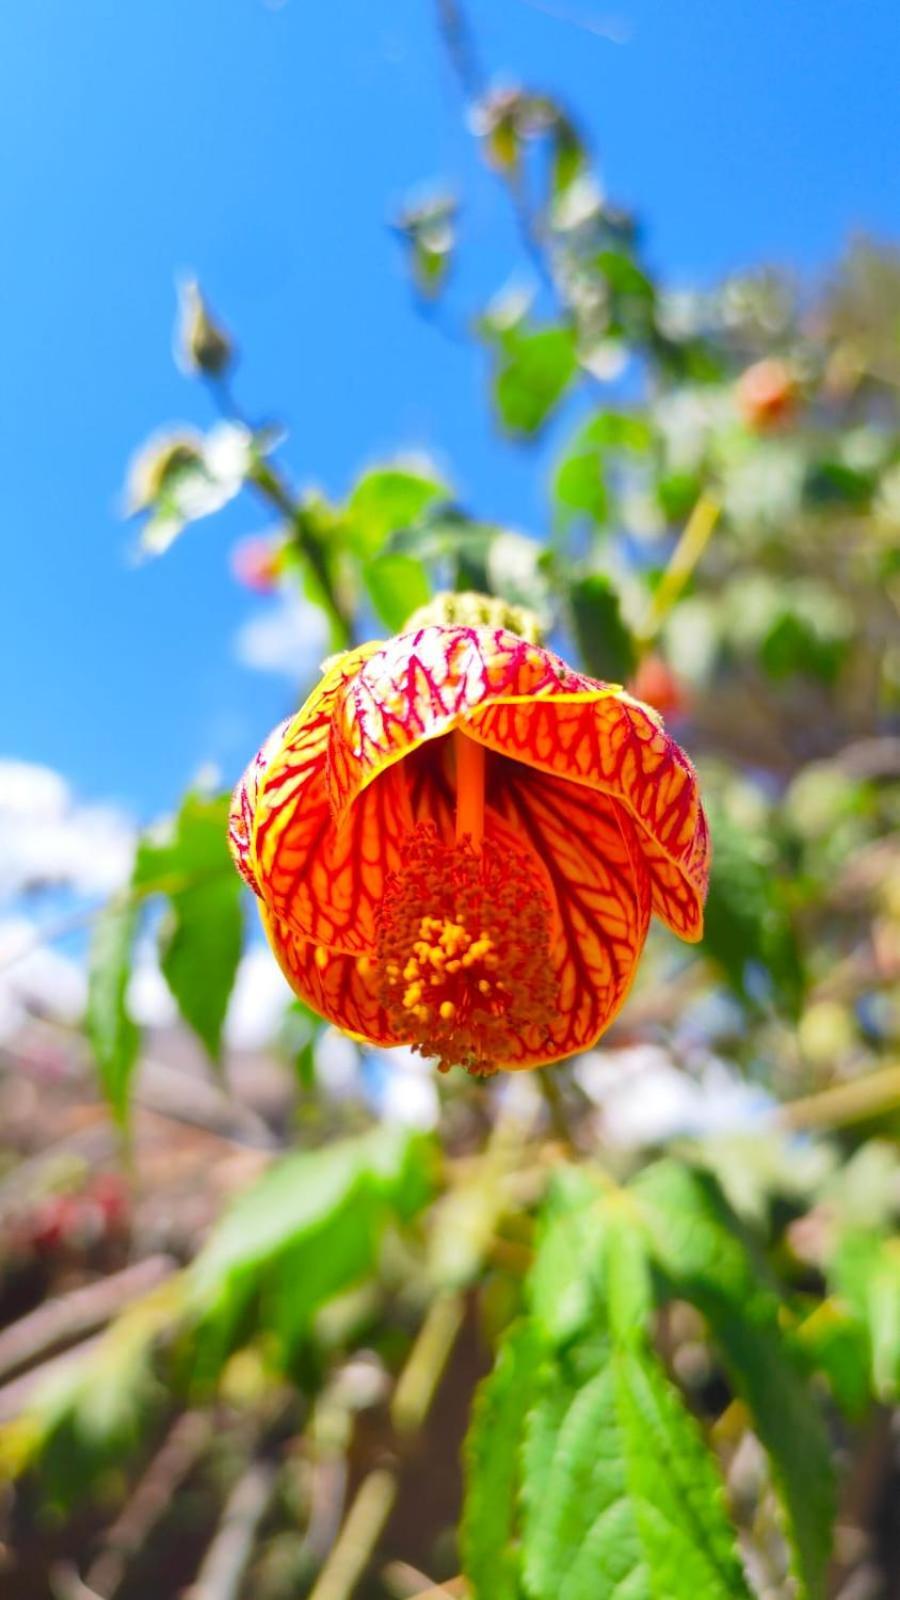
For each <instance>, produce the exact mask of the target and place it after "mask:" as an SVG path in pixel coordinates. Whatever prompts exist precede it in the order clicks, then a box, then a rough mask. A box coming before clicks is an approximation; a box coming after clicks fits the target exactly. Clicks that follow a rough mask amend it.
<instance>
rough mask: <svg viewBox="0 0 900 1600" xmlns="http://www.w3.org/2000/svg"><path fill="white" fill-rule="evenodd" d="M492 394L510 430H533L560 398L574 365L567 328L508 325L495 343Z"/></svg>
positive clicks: (572, 344)
mask: <svg viewBox="0 0 900 1600" xmlns="http://www.w3.org/2000/svg"><path fill="white" fill-rule="evenodd" d="M498 355H499V367H498V371H497V375H496V379H495V382H494V398H495V400H496V403H497V410H498V412H499V415H500V420H501V422H502V423H503V425H504V427H505V428H507V429H508V431H509V432H510V433H514V434H526V435H527V434H533V433H537V431H538V429H539V428H541V427H542V426H543V424H544V423H545V422H546V421H547V419H548V417H549V416H550V415H551V413H552V412H553V411H554V410H555V408H556V406H557V405H558V404H559V402H560V400H561V399H562V397H563V395H564V394H565V392H566V390H567V389H568V388H569V386H570V385H571V383H572V382H573V380H574V378H575V375H576V373H577V371H578V358H577V356H576V352H575V334H574V331H573V330H572V329H571V328H565V327H557V328H530V329H529V328H522V327H516V328H512V329H510V330H509V331H508V332H506V333H505V334H504V335H503V338H502V340H501V343H500V346H499V351H498Z"/></svg>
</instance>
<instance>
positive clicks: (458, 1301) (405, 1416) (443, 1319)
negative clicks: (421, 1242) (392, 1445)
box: [391, 1294, 465, 1434]
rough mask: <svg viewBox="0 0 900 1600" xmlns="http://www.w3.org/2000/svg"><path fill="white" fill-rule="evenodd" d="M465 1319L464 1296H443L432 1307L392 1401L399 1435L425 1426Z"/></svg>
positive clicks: (393, 1417)
mask: <svg viewBox="0 0 900 1600" xmlns="http://www.w3.org/2000/svg"><path fill="white" fill-rule="evenodd" d="M464 1315H465V1301H464V1299H463V1297H462V1295H458V1294H440V1295H438V1296H437V1298H436V1299H435V1300H433V1301H432V1303H431V1305H430V1306H429V1308H428V1312H427V1314H426V1317H425V1321H424V1322H423V1323H422V1326H421V1328H420V1329H419V1332H418V1335H417V1337H416V1339H415V1342H414V1344H413V1347H412V1349H411V1351H410V1353H409V1356H408V1357H407V1360H406V1364H405V1366H404V1368H403V1371H402V1372H401V1374H400V1377H399V1379H398V1382H397V1386H396V1388H395V1390H394V1394H393V1399H392V1401H391V1421H392V1422H393V1424H394V1427H395V1428H396V1430H397V1432H398V1433H399V1434H409V1433H413V1432H415V1430H416V1429H417V1428H420V1427H421V1426H422V1423H423V1422H424V1420H425V1418H426V1416H427V1415H428V1412H429V1409H430V1407H431V1402H432V1400H433V1399H434V1396H435V1392H436V1390H437V1387H438V1384H439V1383H440V1381H441V1377H442V1375H443V1372H444V1369H445V1367H446V1365H447V1362H448V1360H449V1359H450V1352H451V1351H452V1349H453V1346H454V1344H455V1342H456V1338H457V1335H458V1334H459V1331H460V1329H461V1327H462V1323H463V1317H464Z"/></svg>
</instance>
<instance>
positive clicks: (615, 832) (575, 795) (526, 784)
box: [486, 762, 650, 1070]
mask: <svg viewBox="0 0 900 1600" xmlns="http://www.w3.org/2000/svg"><path fill="white" fill-rule="evenodd" d="M491 787H492V806H491V809H493V807H494V806H496V808H497V810H498V811H499V812H500V814H501V815H502V817H503V818H504V819H505V821H506V823H507V825H508V826H509V827H510V828H512V829H513V830H514V832H515V834H516V835H517V838H518V840H519V842H520V843H523V842H524V843H526V844H527V845H528V847H529V848H530V849H531V850H532V851H533V852H534V855H535V856H536V858H537V859H538V860H539V861H540V862H541V864H542V867H543V872H544V876H545V879H546V880H547V881H548V883H549V885H550V890H551V905H552V907H553V910H554V927H553V932H552V937H551V953H552V960H553V966H554V971H555V975H556V979H557V983H558V996H557V1005H556V1009H555V1013H554V1018H553V1021H552V1023H551V1025H550V1048H549V1049H548V1047H547V1041H546V1038H544V1039H543V1040H541V1039H540V1038H538V1037H532V1038H522V1039H519V1040H516V1041H514V1048H513V1049H512V1050H511V1052H510V1056H509V1059H508V1060H507V1061H505V1062H503V1063H502V1065H503V1066H504V1067H505V1068H506V1069H507V1070H519V1069H521V1068H527V1067H536V1066H544V1065H546V1064H548V1063H549V1062H551V1061H558V1060H561V1059H562V1058H563V1057H565V1056H568V1055H572V1054H574V1053H575V1052H576V1051H580V1050H586V1049H588V1048H590V1046H591V1045H593V1044H594V1043H595V1042H596V1040H597V1039H598V1038H599V1036H600V1034H601V1033H603V1032H604V1030H605V1029H606V1028H607V1027H608V1026H609V1024H610V1023H611V1022H612V1020H613V1018H614V1017H615V1016H616V1014H617V1012H618V1011H619V1008H620V1007H621V1005H622V1004H623V1002H624V1000H625V997H626V995H627V993H628V990H629V988H630V987H631V982H632V979H633V977H634V974H635V971H636V969H637V964H638V960H639V958H640V954H641V950H642V948H643V945H644V940H645V938H646V936H647V925H648V923H649V920H650V885H649V878H648V875H647V871H646V868H645V865H644V861H643V853H642V851H641V848H640V845H639V843H638V840H637V830H636V828H635V827H634V824H633V823H632V821H631V818H630V816H629V815H628V813H627V812H626V811H625V810H624V809H623V808H622V807H620V806H618V805H617V804H616V803H615V802H614V801H611V800H609V799H607V798H606V797H604V796H601V795H597V794H593V793H591V792H590V791H588V790H586V789H584V788H580V787H577V786H575V785H574V784H568V783H566V782H564V781H561V780H559V779H556V778H553V777H550V776H544V775H542V774H539V773H537V772H533V771H532V772H529V771H527V770H523V769H522V768H516V766H515V764H514V763H512V762H504V763H503V764H502V766H500V765H499V764H498V766H497V767H495V768H494V781H493V784H492V786H491ZM490 815H491V811H490V810H489V812H488V814H487V817H486V831H488V829H489V828H490Z"/></svg>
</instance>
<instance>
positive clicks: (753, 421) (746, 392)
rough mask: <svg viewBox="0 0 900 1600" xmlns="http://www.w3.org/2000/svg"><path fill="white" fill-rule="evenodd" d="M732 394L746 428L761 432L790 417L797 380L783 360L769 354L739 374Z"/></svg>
mask: <svg viewBox="0 0 900 1600" xmlns="http://www.w3.org/2000/svg"><path fill="white" fill-rule="evenodd" d="M735 396H736V399H737V406H738V410H739V412H740V414H741V416H742V418H743V420H744V422H745V423H746V425H747V427H748V428H751V429H752V430H753V431H754V432H755V433H764V432H766V431H767V430H768V429H771V428H777V427H778V426H779V425H780V424H781V423H784V422H789V421H790V420H791V417H792V416H793V415H794V412H795V411H796V409H797V380H796V378H795V376H794V373H793V372H792V371H791V368H790V367H789V366H788V364H787V362H786V361H781V360H779V359H778V357H777V356H770V357H768V358H767V359H766V360H765V361H755V362H754V363H753V366H752V367H748V368H747V369H746V371H745V372H742V373H741V376H740V378H739V379H738V382H737V388H736V391H735Z"/></svg>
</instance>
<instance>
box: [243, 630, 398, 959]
mask: <svg viewBox="0 0 900 1600" xmlns="http://www.w3.org/2000/svg"><path fill="white" fill-rule="evenodd" d="M374 648H377V646H366V647H364V648H363V649H362V650H359V651H353V652H350V653H349V654H348V655H345V656H342V657H339V658H338V660H337V661H336V662H335V663H334V665H333V666H332V667H331V668H330V669H329V670H328V671H327V672H326V675H325V677H324V678H323V680H322V682H321V683H320V684H319V685H318V687H317V689H316V690H315V692H314V693H313V694H312V695H311V696H310V698H309V699H308V700H307V702H306V704H305V706H303V708H302V709H301V710H300V711H299V712H298V713H297V715H296V716H295V717H293V718H291V720H290V721H289V722H288V723H286V724H285V725H284V726H283V727H282V729H281V730H279V733H278V734H277V735H273V738H272V739H270V740H269V742H268V743H267V745H266V746H265V748H264V752H261V755H260V757H258V758H257V764H256V766H255V767H254V768H253V774H254V779H255V782H254V783H253V785H252V786H251V785H248V784H247V783H246V782H245V784H244V785H243V786H242V792H241V793H240V795H239V796H236V799H235V806H234V814H235V815H236V816H237V817H238V818H239V823H240V829H241V832H242V833H245V832H246V817H247V815H248V812H249V814H250V815H251V816H252V829H251V832H250V845H249V847H248V848H246V849H245V852H244V860H245V861H246V869H245V876H247V878H248V882H250V883H251V885H252V886H253V887H254V888H256V892H257V893H258V894H259V895H260V896H261V898H262V899H263V900H265V902H266V903H267V905H269V907H270V908H271V910H272V912H273V913H274V915H275V916H276V917H277V918H280V919H282V920H284V921H285V922H287V923H288V924H289V925H290V927H291V929H292V930H293V933H294V935H295V936H296V937H299V938H300V939H301V940H311V941H312V942H313V943H314V944H321V945H326V946H328V947H329V948H332V949H343V950H348V951H351V952H354V953H358V952H361V951H364V950H367V949H370V948H371V946H372V944H373V941H374V927H375V924H374V916H375V908H376V906H377V904H378V902H379V900H380V898H381V895H382V894H383V891H384V880H385V877H386V875H387V873H388V872H390V871H392V870H393V869H394V867H395V866H396V865H397V864H398V862H399V848H400V840H401V838H402V837H403V834H404V833H406V832H408V831H409V828H410V826H411V819H410V811H409V802H408V799H407V796H406V788H405V784H404V783H403V782H402V780H400V779H399V777H397V776H396V775H395V774H391V775H390V777H389V778H388V779H387V781H386V782H385V783H383V784H379V785H376V786H374V787H373V788H372V790H371V792H370V793H369V792H367V793H366V795H365V796H363V797H362V798H361V802H360V804H359V805H358V806H355V807H354V809H353V812H352V813H351V814H350V815H348V816H347V817H346V818H345V819H344V821H343V822H341V823H337V822H336V821H335V819H334V817H333V815H332V808H331V805H330V802H329V798H328V785H327V774H326V765H327V757H328V740H329V730H330V726H331V718H332V715H333V712H334V705H335V700H336V698H337V696H338V695H340V693H341V692H342V690H343V689H344V687H345V685H346V682H347V679H348V676H352V674H353V673H354V672H355V671H356V670H357V668H358V663H359V662H360V660H362V659H364V658H365V656H366V654H367V653H369V652H370V650H371V649H374ZM263 755H265V760H263V759H262V757H263ZM386 776H387V775H386Z"/></svg>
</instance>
